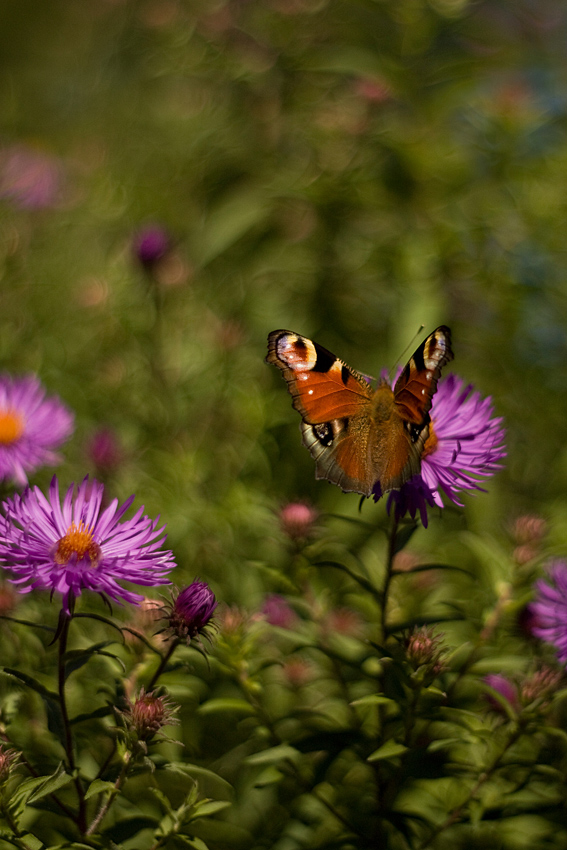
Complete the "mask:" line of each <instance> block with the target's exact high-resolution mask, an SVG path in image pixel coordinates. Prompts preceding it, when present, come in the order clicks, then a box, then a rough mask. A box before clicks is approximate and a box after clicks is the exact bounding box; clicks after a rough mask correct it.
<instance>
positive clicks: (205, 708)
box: [197, 697, 254, 715]
mask: <svg viewBox="0 0 567 850" xmlns="http://www.w3.org/2000/svg"><path fill="white" fill-rule="evenodd" d="M197 712H198V713H199V714H204V715H207V714H218V713H222V712H236V713H237V714H254V709H253V708H252V706H251V705H250V703H249V702H246V700H244V699H237V698H230V697H220V698H218V699H210V700H208V701H207V702H204V703H203V704H202V705H200V706H199V708H198V709H197Z"/></svg>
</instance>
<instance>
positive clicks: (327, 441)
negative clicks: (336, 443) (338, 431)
mask: <svg viewBox="0 0 567 850" xmlns="http://www.w3.org/2000/svg"><path fill="white" fill-rule="evenodd" d="M313 433H314V434H315V436H316V437H317V439H318V440H319V442H320V443H321V445H322V446H330V445H331V443H332V442H333V437H334V434H333V429H332V427H331V423H330V422H322V423H321V425H314V426H313Z"/></svg>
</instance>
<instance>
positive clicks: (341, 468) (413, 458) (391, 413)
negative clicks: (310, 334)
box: [266, 325, 453, 496]
mask: <svg viewBox="0 0 567 850" xmlns="http://www.w3.org/2000/svg"><path fill="white" fill-rule="evenodd" d="M452 359H453V352H452V351H451V332H450V330H449V328H447V327H445V325H441V326H440V327H438V328H437V329H436V330H434V331H433V333H431V334H430V335H429V336H428V337H427V339H426V340H425V341H424V342H422V343H421V345H420V346H419V347H418V349H417V350H416V351H415V353H414V354H413V356H412V357H410V359H409V361H408V363H407V365H406V366H405V368H404V369H403V371H402V373H401V375H400V377H399V378H398V380H397V381H396V383H395V385H394V388H393V389H392V388H391V386H390V384H389V383H388V382H387V381H386V380H381V381H380V382H379V383H378V386H377V387H376V389H374V388H373V387H372V386H371V384H370V383H369V382H368V380H367V379H366V378H364V376H363V375H361V374H360V373H359V372H356V371H355V370H354V369H351V368H350V366H347V364H346V363H344V362H343V361H342V360H339V358H338V357H335V355H334V354H331V352H330V351H327V349H326V348H323V347H322V346H321V345H319V344H318V343H316V342H312V341H311V340H310V339H307V338H306V337H304V336H301V335H300V334H297V333H293V332H292V331H285V330H278V331H272V333H271V334H270V335H269V337H268V356H267V357H266V361H267V362H268V363H273V364H274V365H275V366H277V367H278V368H279V369H281V370H282V372H283V376H284V378H285V379H286V381H287V385H288V390H289V392H290V393H291V396H292V404H293V406H294V407H295V409H296V410H297V411H298V412H299V414H300V415H301V418H302V420H303V421H302V423H301V430H302V434H303V443H304V445H305V446H307V448H308V449H309V451H310V452H311V454H312V456H313V457H314V458H315V463H316V476H317V478H327V479H328V480H329V481H332V482H333V483H334V484H338V485H339V487H341V489H342V490H344V491H345V492H355V493H362V494H363V495H364V496H370V495H371V494H372V492H373V491H374V492H378V493H380V492H381V493H385V492H387V491H388V490H394V489H397V488H399V487H401V486H402V484H404V483H405V482H406V481H409V479H410V478H412V476H414V475H416V474H418V473H419V471H420V468H421V456H422V453H423V449H424V445H425V441H426V440H427V437H428V436H429V421H430V419H429V409H430V408H431V400H432V398H433V395H434V393H435V390H436V388H437V381H438V380H439V377H440V374H441V369H442V368H443V366H444V365H445V364H446V363H448V362H449V361H450V360H452Z"/></svg>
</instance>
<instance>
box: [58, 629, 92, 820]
mask: <svg viewBox="0 0 567 850" xmlns="http://www.w3.org/2000/svg"><path fill="white" fill-rule="evenodd" d="M72 617H73V615H72V614H63V615H62V618H61V620H60V630H59V651H58V659H57V687H58V692H59V705H60V708H61V719H62V721H63V729H64V733H65V752H66V754H67V762H68V765H69V772H70V773H73V772H74V771H75V768H76V765H75V753H74V746H73V733H72V731H71V723H70V722H69V712H68V710H67V700H66V698H65V679H66V676H65V653H66V652H67V639H68V637H69V626H70V624H71V620H72ZM74 781H75V788H76V789H77V796H78V799H79V813H78V819H77V826H78V827H79V829H80V830H81V834H84V832H85V829H86V817H87V812H86V803H85V795H84V792H83V786H82V783H81V780H80V778H79V777H78V776H76V777H75V780H74Z"/></svg>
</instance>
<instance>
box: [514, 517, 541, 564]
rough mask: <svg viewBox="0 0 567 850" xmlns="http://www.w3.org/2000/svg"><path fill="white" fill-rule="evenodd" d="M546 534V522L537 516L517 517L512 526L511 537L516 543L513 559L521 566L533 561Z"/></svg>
mask: <svg viewBox="0 0 567 850" xmlns="http://www.w3.org/2000/svg"><path fill="white" fill-rule="evenodd" d="M546 534H547V523H546V521H545V520H544V519H542V517H539V516H532V515H528V516H521V517H518V518H517V520H516V521H515V522H514V525H513V527H512V537H513V540H514V543H515V544H516V546H515V548H514V560H515V561H516V563H517V564H519V565H520V566H522V565H523V564H526V563H528V561H533V559H534V558H536V557H537V555H538V554H539V552H540V549H541V544H542V541H543V538H544V537H545V535H546Z"/></svg>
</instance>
